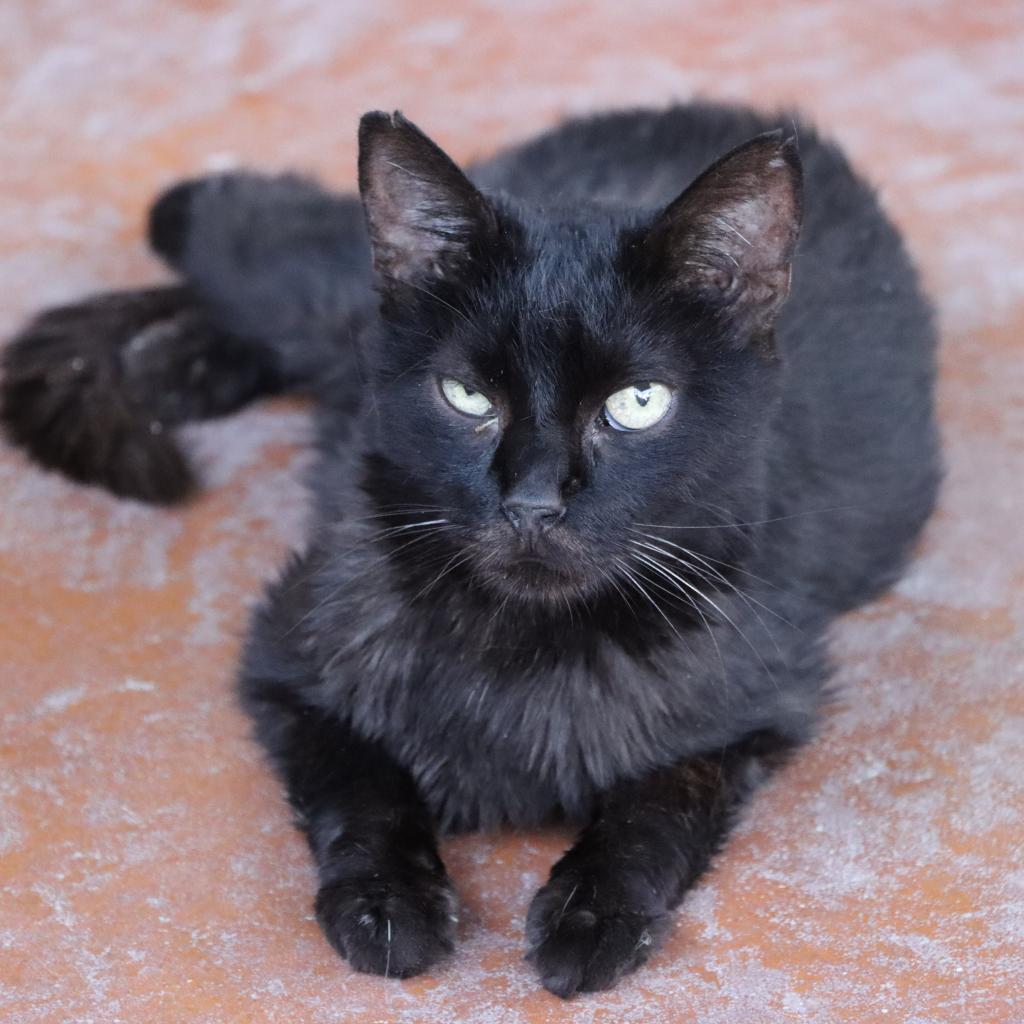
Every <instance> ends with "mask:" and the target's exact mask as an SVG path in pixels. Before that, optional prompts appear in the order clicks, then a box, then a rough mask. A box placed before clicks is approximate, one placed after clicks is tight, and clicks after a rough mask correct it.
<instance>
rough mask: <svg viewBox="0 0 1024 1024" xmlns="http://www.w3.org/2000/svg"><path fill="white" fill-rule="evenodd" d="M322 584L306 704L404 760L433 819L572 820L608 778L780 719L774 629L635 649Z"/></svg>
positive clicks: (482, 822) (583, 627) (457, 608)
mask: <svg viewBox="0 0 1024 1024" xmlns="http://www.w3.org/2000/svg"><path fill="white" fill-rule="evenodd" d="M329 592H330V593H331V594H332V595H333V597H332V599H331V600H328V601H327V602H326V603H325V604H324V605H323V607H321V608H320V610H319V612H318V613H317V615H316V616H315V617H314V618H315V619H316V626H315V636H316V638H317V639H316V645H317V661H318V662H319V666H320V668H319V678H320V687H319V690H318V692H317V694H316V699H317V700H318V702H320V703H321V704H322V705H324V706H326V707H328V708H330V709H331V710H332V711H334V712H336V713H338V714H340V715H342V716H343V717H344V718H346V719H348V720H350V721H351V722H352V724H353V725H354V726H355V728H356V729H357V730H358V731H359V732H360V733H361V734H363V735H366V736H368V737H372V738H374V739H378V740H380V741H381V742H382V743H383V744H384V745H385V746H386V747H387V748H388V749H389V750H390V751H391V752H392V754H393V756H395V757H396V758H397V759H398V760H400V761H401V763H403V764H405V765H407V766H408V767H409V769H410V771H411V772H412V774H413V776H414V778H415V779H416V781H417V784H418V786H419V789H420V791H421V793H422V795H423V797H424V799H425V800H426V802H427V804H428V806H430V808H431V810H432V812H433V813H434V815H435V817H436V818H437V820H438V821H439V822H440V823H441V824H442V826H444V827H446V828H451V829H461V828H478V827H493V826H495V825H498V824H502V823H511V824H515V825H531V824H538V823H540V822H543V821H545V820H550V819H552V818H557V817H562V816H568V817H570V818H580V817H582V816H585V815H586V814H587V813H588V811H589V810H590V808H591V806H592V802H593V800H594V798H595V796H596V795H597V794H598V793H600V792H601V791H603V790H606V789H607V788H608V787H609V786H610V785H613V784H614V783H615V782H616V781H618V780H621V779H625V778H633V777H636V776H638V775H641V774H642V773H644V772H646V771H648V770H650V769H651V768H653V767H656V766H659V765H667V764H670V763H672V762H673V761H675V760H677V759H679V758H680V757H683V756H686V755H688V754H693V753H695V752H698V751H702V750H708V749H715V748H716V747H718V746H721V745H724V744H725V743H727V742H729V741H731V740H732V739H734V738H735V736H736V735H737V734H738V735H742V734H744V733H745V732H748V731H751V730H755V729H757V728H759V727H762V726H764V725H766V724H768V723H771V722H774V721H775V720H776V719H778V717H779V716H780V700H781V699H782V695H781V692H780V691H779V690H778V689H776V688H775V687H774V686H772V685H771V684H767V685H766V683H765V676H764V673H763V672H761V671H759V670H758V669H759V666H758V662H759V661H760V660H761V659H763V658H768V659H769V660H772V661H775V662H776V664H777V665H778V666H779V671H787V672H788V669H783V668H782V667H781V662H780V661H778V658H779V650H778V649H777V647H776V645H777V644H778V642H779V638H778V637H774V636H773V637H771V638H767V637H766V638H765V639H766V641H767V640H769V639H770V643H767V642H766V643H765V644H764V645H763V647H764V649H763V650H760V649H758V648H752V649H747V647H746V645H745V644H734V643H732V642H731V640H730V638H729V636H728V635H727V634H721V635H717V630H716V636H715V637H714V638H712V637H711V635H710V634H709V633H707V632H706V631H705V630H703V629H700V630H694V631H692V632H689V633H687V634H686V635H685V638H684V643H679V642H678V641H675V640H674V642H672V643H669V642H664V641H661V642H659V643H657V644H654V645H652V646H651V647H650V648H649V649H647V650H644V651H640V650H637V649H629V648H628V647H627V646H626V645H625V644H624V643H623V642H622V638H617V637H616V636H615V635H614V634H612V635H609V634H608V633H600V632H596V631H594V630H593V627H592V626H588V625H587V624H586V623H585V622H583V621H579V622H577V624H576V625H575V627H574V630H575V631H574V632H568V633H567V632H564V631H563V632H562V633H561V634H559V635H557V636H547V637H538V635H537V633H536V631H530V630H526V629H524V630H522V632H521V633H518V634H517V630H516V626H515V617H514V614H513V613H509V612H507V610H506V612H505V613H504V614H505V615H507V616H509V619H508V627H509V628H508V629H506V630H495V629H494V628H493V624H491V623H490V615H491V610H484V609H478V608H474V607H472V606H471V604H470V603H469V602H460V601H459V600H458V597H457V596H456V598H455V599H454V600H451V601H444V600H439V601H438V602H437V603H436V605H435V606H434V608H433V610H432V611H431V612H430V613H429V614H425V613H424V609H423V607H422V606H418V607H415V608H410V607H409V606H408V605H407V604H406V603H404V602H403V601H402V600H401V599H400V598H399V597H398V596H397V595H396V594H394V593H393V592H391V591H390V590H387V589H384V588H380V587H379V586H378V587H377V588H376V589H374V588H371V587H369V586H367V587H365V588H364V587H362V586H360V584H359V583H358V582H354V583H352V584H350V585H349V586H347V587H344V588H339V587H338V586H337V585H335V584H331V585H330V590H329ZM633 639H635V638H633ZM783 641H784V642H785V638H783ZM759 646H760V645H759ZM709 666H711V667H709ZM783 713H784V712H783ZM801 713H802V711H801Z"/></svg>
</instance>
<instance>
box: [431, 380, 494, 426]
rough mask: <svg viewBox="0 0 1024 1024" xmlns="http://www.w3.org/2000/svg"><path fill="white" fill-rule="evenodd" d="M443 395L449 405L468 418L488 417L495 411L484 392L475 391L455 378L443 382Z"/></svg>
mask: <svg viewBox="0 0 1024 1024" xmlns="http://www.w3.org/2000/svg"><path fill="white" fill-rule="evenodd" d="M441 393H442V394H443V395H444V397H445V398H446V399H447V401H448V404H449V405H450V406H451V407H452V408H453V409H457V410H458V411H459V412H462V413H465V414H466V415H467V416H487V415H488V414H490V413H491V412H493V410H494V406H493V404H492V403H491V400H490V399H489V398H488V397H487V396H486V395H485V394H483V393H482V392H480V391H474V390H473V388H471V387H470V386H469V385H468V384H463V383H462V381H461V380H455V378H454V377H445V378H444V380H442V381H441Z"/></svg>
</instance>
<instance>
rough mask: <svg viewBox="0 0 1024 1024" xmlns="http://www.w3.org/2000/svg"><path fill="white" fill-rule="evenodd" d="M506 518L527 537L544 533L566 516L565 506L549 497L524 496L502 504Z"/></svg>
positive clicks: (510, 499)
mask: <svg viewBox="0 0 1024 1024" xmlns="http://www.w3.org/2000/svg"><path fill="white" fill-rule="evenodd" d="M501 511H502V512H504V513H505V518H506V519H507V520H508V521H509V522H510V523H511V524H512V525H513V526H514V527H515V528H516V529H517V530H518V531H519V532H520V533H521V534H522V535H523V536H524V537H525V536H529V535H530V534H537V533H543V532H544V531H545V530H549V529H550V528H551V527H552V526H554V525H555V523H557V522H560V521H561V520H562V519H563V518H564V516H565V505H563V504H562V503H561V502H560V501H558V500H552V499H551V498H550V497H547V496H540V495H538V496H536V497H531V496H522V497H519V496H517V497H515V498H509V499H508V500H506V501H504V502H502V505H501Z"/></svg>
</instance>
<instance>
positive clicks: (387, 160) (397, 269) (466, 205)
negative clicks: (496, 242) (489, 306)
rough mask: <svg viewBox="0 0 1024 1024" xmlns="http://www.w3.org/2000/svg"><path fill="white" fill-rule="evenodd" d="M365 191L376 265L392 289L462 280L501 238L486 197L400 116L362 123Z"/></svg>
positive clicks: (374, 116) (371, 117) (373, 116)
mask: <svg viewBox="0 0 1024 1024" xmlns="http://www.w3.org/2000/svg"><path fill="white" fill-rule="evenodd" d="M359 191H360V194H361V195H362V199H363V207H364V209H365V210H366V222H367V226H368V228H369V232H370V247H371V249H372V252H373V266H374V269H375V270H376V271H377V273H378V274H379V275H380V276H381V278H382V279H383V281H384V283H385V284H386V285H390V284H410V285H414V286H415V285H418V284H419V285H424V284H428V283H429V282H430V281H431V280H435V281H436V280H453V279H457V278H458V277H459V276H461V275H462V274H463V273H465V272H466V271H467V270H468V268H469V266H470V265H471V264H472V262H473V256H474V253H475V252H477V251H479V249H480V247H481V246H482V245H485V244H486V243H487V242H488V240H489V239H491V238H493V237H494V236H495V234H496V231H497V226H496V221H495V217H494V213H493V211H492V210H491V208H490V207H489V206H488V204H487V201H486V200H485V199H484V197H483V196H482V195H481V194H480V193H479V192H478V191H477V189H476V188H475V187H474V186H473V185H472V183H471V182H470V181H469V179H468V178H467V177H466V176H465V175H464V174H463V173H462V171H460V170H459V168H458V167H457V166H456V165H455V163H454V162H453V161H452V160H451V158H450V157H449V156H448V155H447V154H446V153H445V152H444V151H443V150H442V149H441V148H440V147H439V146H437V145H436V144H435V143H434V142H432V141H431V140H430V139H429V138H427V136H426V135H424V134H423V132H421V131H420V130H419V128H417V127H416V126H415V125H414V124H413V123H412V122H411V121H408V120H406V119H405V118H404V117H403V116H402V115H401V114H400V113H398V112H395V113H394V114H385V113H382V112H381V111H375V112H373V113H369V114H364V115H363V118H362V120H361V121H360V122H359Z"/></svg>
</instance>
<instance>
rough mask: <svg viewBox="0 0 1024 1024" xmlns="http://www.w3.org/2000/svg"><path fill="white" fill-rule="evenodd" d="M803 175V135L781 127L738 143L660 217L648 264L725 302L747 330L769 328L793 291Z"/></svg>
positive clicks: (669, 282) (667, 278)
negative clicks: (787, 135) (791, 135)
mask: <svg viewBox="0 0 1024 1024" xmlns="http://www.w3.org/2000/svg"><path fill="white" fill-rule="evenodd" d="M802 182H803V176H802V171H801V165H800V156H799V153H798V152H797V147H796V141H795V140H794V139H792V138H790V139H785V138H783V135H782V132H781V131H777V132H769V133H768V134H765V135H759V136H757V137H756V138H754V139H751V140H750V141H749V142H747V143H744V144H743V145H741V146H739V147H737V148H736V149H734V150H732V151H731V152H730V153H727V154H726V155H725V156H724V157H722V159H721V160H719V161H718V162H717V163H715V164H713V165H712V166H711V167H710V168H709V169H708V170H707V171H705V172H704V173H703V174H702V175H701V176H700V177H699V178H698V179H697V180H696V181H695V182H694V183H693V184H692V185H691V186H690V187H689V188H688V189H686V191H685V192H683V193H682V195H680V196H679V197H678V198H677V199H676V200H674V201H673V202H672V203H671V204H670V205H669V206H668V207H667V208H666V209H665V210H664V211H663V212H662V213H661V214H660V215H659V216H658V217H657V219H656V220H655V222H654V224H653V225H652V226H651V227H650V229H649V230H648V232H647V234H646V236H645V237H644V239H643V240H642V242H641V244H640V248H641V252H642V255H643V257H644V259H643V262H644V265H645V267H646V269H647V272H648V273H653V274H654V275H655V276H656V278H657V279H659V280H660V281H661V282H662V283H663V284H665V285H666V286H667V287H669V288H670V289H673V290H674V289H683V290H686V291H691V292H696V293H698V294H700V295H701V296H702V297H704V298H705V299H707V301H709V302H710V303H712V304H713V305H715V306H717V307H718V308H722V309H724V310H726V311H727V313H728V314H729V315H731V316H732V317H733V318H734V319H735V321H736V322H737V326H738V328H739V330H740V331H741V332H742V333H744V334H745V335H747V336H748V337H751V338H754V339H757V338H759V337H765V336H768V334H769V332H770V329H771V326H772V322H773V321H774V319H775V316H776V314H777V313H778V311H779V309H780V307H781V306H782V303H783V302H784V301H785V299H786V296H787V295H788V294H789V284H790V261H791V260H792V258H793V253H794V251H795V249H796V243H797V236H798V234H799V232H800V219H801V213H802Z"/></svg>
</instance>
